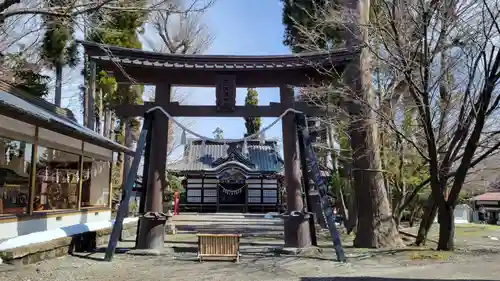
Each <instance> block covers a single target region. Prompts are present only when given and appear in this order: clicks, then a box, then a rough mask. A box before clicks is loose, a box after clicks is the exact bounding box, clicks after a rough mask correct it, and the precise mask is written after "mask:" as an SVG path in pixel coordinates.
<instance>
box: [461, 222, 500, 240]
mask: <svg viewBox="0 0 500 281" xmlns="http://www.w3.org/2000/svg"><path fill="white" fill-rule="evenodd" d="M495 231H500V226H497V225H488V224H466V225H465V224H463V225H456V226H455V234H456V236H458V237H463V236H469V237H470V236H482V235H485V234H487V233H489V232H495Z"/></svg>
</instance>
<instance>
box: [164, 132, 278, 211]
mask: <svg viewBox="0 0 500 281" xmlns="http://www.w3.org/2000/svg"><path fill="white" fill-rule="evenodd" d="M224 141H227V142H230V141H231V140H221V142H224ZM283 163H284V162H283V159H282V158H281V156H280V155H279V151H278V143H277V141H276V140H266V141H259V140H255V141H254V140H252V141H247V142H246V144H245V143H243V142H238V143H232V144H222V143H213V142H208V141H207V142H205V143H203V142H202V141H201V140H189V141H188V143H187V145H186V147H185V150H184V155H183V159H182V160H180V161H178V162H176V163H173V164H171V165H169V166H168V172H170V173H174V174H176V175H178V176H183V177H184V178H185V179H184V181H183V186H184V188H185V189H186V203H185V204H184V206H181V208H183V209H187V210H189V211H198V212H231V211H236V212H268V211H278V210H279V209H280V208H281V202H282V200H281V198H282V194H281V190H282V189H281V186H282V175H281V172H282V170H283Z"/></svg>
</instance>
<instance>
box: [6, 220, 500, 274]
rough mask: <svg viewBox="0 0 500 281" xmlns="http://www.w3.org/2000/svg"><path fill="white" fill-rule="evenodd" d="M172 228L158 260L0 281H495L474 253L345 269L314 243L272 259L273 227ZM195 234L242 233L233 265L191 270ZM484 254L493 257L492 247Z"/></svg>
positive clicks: (79, 260) (89, 260)
mask: <svg viewBox="0 0 500 281" xmlns="http://www.w3.org/2000/svg"><path fill="white" fill-rule="evenodd" d="M176 221H177V224H178V227H179V229H180V233H179V234H178V235H175V236H168V237H167V241H166V249H167V251H166V252H165V253H164V254H162V255H161V256H156V257H144V256H132V255H128V254H117V255H116V258H115V259H114V261H113V262H111V263H108V262H104V261H102V260H101V259H102V256H103V253H94V254H90V255H89V254H86V255H82V256H69V257H63V258H59V259H56V260H50V261H44V262H41V263H39V264H36V265H32V266H26V267H23V268H21V269H18V270H15V269H13V268H7V267H4V271H3V272H2V270H0V281H7V280H8V281H13V280H22V281H28V280H29V281H41V280H51V281H73V280H80V281H82V280H94V281H109V280H127V281H154V280H177V281H182V280H186V281H187V280H189V281H192V280H231V281H250V280H252V281H253V280H287V281H295V280H302V281H304V280H310V281H319V280H387V281H390V280H394V281H397V280H408V281H410V280H418V279H430V280H436V279H449V280H450V279H451V280H476V279H477V280H500V266H498V261H499V260H500V254H497V253H495V252H490V251H483V250H481V249H479V248H478V249H472V250H471V249H469V251H460V252H457V253H453V254H447V253H436V252H431V251H428V250H426V249H401V250H393V251H391V250H385V251H384V250H378V251H373V250H363V249H361V250H360V249H352V248H348V247H346V253H347V254H348V256H349V262H348V263H347V264H339V263H337V262H335V261H334V253H333V250H332V249H331V247H330V245H329V244H330V242H329V241H328V240H327V239H322V240H321V248H322V249H323V252H322V253H321V254H317V255H314V256H302V257H298V256H279V255H276V254H274V252H273V251H272V249H273V248H275V247H279V246H280V245H282V223H281V221H279V220H275V221H273V220H266V219H263V218H255V217H250V218H248V217H247V218H244V217H235V216H232V217H229V218H228V216H220V217H207V216H181V217H179V218H176ZM200 229H204V230H205V231H239V232H241V233H244V238H243V240H242V254H243V257H242V260H241V262H240V263H239V264H234V263H231V262H203V263H199V262H197V261H196V259H195V258H196V244H195V243H196V236H195V234H194V233H196V232H197V231H199V230H200ZM489 230H491V229H489ZM489 230H488V231H489ZM493 230H495V231H496V229H493ZM470 232H473V231H470ZM499 233H500V232H499ZM476 236H479V237H482V235H479V234H477V233H476V234H475V235H469V236H467V239H469V240H470V239H473V237H476ZM490 240H491V239H490ZM491 241H495V240H491ZM496 242H498V241H496ZM489 246H490V247H494V249H496V247H498V243H497V244H490V245H489ZM119 247H122V248H130V247H133V242H121V243H120V244H119ZM499 248H500V247H499ZM365 277H370V279H367V278H365ZM381 278H382V279H381Z"/></svg>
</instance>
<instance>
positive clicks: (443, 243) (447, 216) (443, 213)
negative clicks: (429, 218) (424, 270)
mask: <svg viewBox="0 0 500 281" xmlns="http://www.w3.org/2000/svg"><path fill="white" fill-rule="evenodd" d="M443 207H444V208H443ZM443 207H441V208H439V214H438V216H439V240H438V246H437V249H438V250H446V251H450V250H453V248H454V244H455V214H454V213H453V206H452V205H451V204H448V203H446V204H445V206H443Z"/></svg>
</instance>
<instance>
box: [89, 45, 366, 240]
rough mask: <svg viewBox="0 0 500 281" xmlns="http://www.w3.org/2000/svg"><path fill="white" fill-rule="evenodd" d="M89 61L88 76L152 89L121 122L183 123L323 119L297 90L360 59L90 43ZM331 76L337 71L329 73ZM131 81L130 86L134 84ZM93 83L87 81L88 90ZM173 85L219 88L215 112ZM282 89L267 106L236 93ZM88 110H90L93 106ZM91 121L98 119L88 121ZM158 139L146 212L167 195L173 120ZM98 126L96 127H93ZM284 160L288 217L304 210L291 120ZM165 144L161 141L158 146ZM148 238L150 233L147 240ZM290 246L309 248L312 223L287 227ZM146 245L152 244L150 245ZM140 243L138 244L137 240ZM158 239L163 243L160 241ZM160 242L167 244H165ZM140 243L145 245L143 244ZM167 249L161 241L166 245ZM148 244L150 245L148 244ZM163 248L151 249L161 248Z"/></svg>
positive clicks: (127, 108)
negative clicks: (182, 100) (181, 98)
mask: <svg viewBox="0 0 500 281" xmlns="http://www.w3.org/2000/svg"><path fill="white" fill-rule="evenodd" d="M80 43H81V44H82V45H83V46H84V48H85V52H86V54H87V55H88V58H89V61H90V65H91V77H95V71H96V67H99V69H102V70H105V71H108V72H112V73H113V75H114V77H115V78H116V80H117V81H118V82H119V83H130V84H132V83H135V84H144V85H155V86H156V90H155V101H154V102H145V104H144V105H130V104H123V105H120V106H117V107H116V108H115V112H116V114H117V115H118V116H120V117H141V116H144V114H145V112H146V111H147V110H148V109H151V108H153V107H156V106H161V107H162V108H163V109H164V110H165V111H166V112H168V113H169V114H170V115H171V116H179V117H202V116H206V117H278V116H280V115H281V114H283V113H284V112H285V110H286V109H288V108H293V109H296V110H299V111H301V112H303V113H304V114H305V115H306V116H311V117H312V116H321V115H323V116H324V115H325V114H324V111H323V110H322V109H320V108H316V107H312V106H310V105H308V104H307V103H306V102H297V101H295V98H294V91H293V87H294V86H299V87H300V86H306V85H310V84H311V83H313V82H319V81H321V80H324V79H329V80H332V79H333V78H332V77H329V76H322V75H321V74H320V72H319V71H318V67H322V68H324V69H325V70H332V69H333V70H334V71H336V72H337V73H342V72H343V70H344V68H345V66H346V65H348V64H349V63H350V62H352V61H353V60H355V59H356V58H357V57H358V54H357V53H356V52H349V51H346V50H339V51H336V52H333V53H312V54H303V55H283V56H223V55H178V54H164V53H154V52H147V51H141V50H137V49H128V48H121V47H115V46H110V45H102V44H96V43H92V42H86V41H81V42H80ZM328 72H329V73H333V72H332V71H328ZM131 79H133V81H131ZM94 83H95V81H91V82H90V86H91V89H95V87H94V86H93V85H94ZM172 86H188V87H189V86H191V87H214V86H215V87H216V105H215V106H211V105H203V106H189V105H180V104H179V103H177V102H171V101H170V96H171V88H172ZM237 87H242V88H249V87H251V88H260V87H279V88H280V102H279V103H271V104H270V105H268V106H236V88H237ZM88 108H92V106H89V107H88ZM89 115H90V116H93V114H89ZM154 119H155V122H154V124H153V128H152V131H153V135H154V140H155V141H153V143H152V147H151V150H152V151H154V153H153V154H151V155H150V160H149V174H148V175H147V179H148V180H147V187H146V188H147V191H146V194H147V198H146V209H145V210H146V211H149V212H162V211H163V201H162V200H163V197H162V192H163V190H164V188H165V187H166V180H165V171H166V159H167V138H168V124H169V122H168V118H167V117H166V116H164V115H163V114H157V115H155V116H154ZM89 123H90V124H93V122H89ZM282 128H283V153H284V162H285V165H284V168H285V183H286V193H287V195H286V201H287V208H288V211H289V212H291V211H299V212H300V211H302V210H303V207H304V202H303V200H302V194H301V172H300V168H299V161H298V155H297V132H296V126H295V121H294V114H287V115H286V116H285V117H284V118H283V120H282ZM161 139H163V140H164V141H156V140H161ZM147 232H148V231H145V233H147ZM284 232H285V246H286V247H295V248H304V247H308V246H310V245H311V241H310V236H309V235H308V233H309V222H308V220H302V221H296V220H287V221H285V229H284ZM144 239H153V238H146V237H144ZM139 240H140V239H139ZM156 240H158V239H156ZM158 241H163V240H162V239H160V240H158ZM141 244H143V243H141ZM162 244H163V242H162ZM144 245H151V243H144ZM162 246H163V245H155V246H152V247H155V249H156V248H161V247H162Z"/></svg>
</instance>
